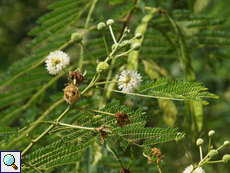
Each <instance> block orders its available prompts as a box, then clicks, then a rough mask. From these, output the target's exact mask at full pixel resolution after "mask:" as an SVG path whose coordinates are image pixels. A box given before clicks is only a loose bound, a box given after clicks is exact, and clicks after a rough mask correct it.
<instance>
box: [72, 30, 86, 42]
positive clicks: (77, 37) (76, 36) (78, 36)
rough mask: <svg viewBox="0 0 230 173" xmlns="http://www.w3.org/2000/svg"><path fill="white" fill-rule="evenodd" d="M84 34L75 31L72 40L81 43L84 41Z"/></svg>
mask: <svg viewBox="0 0 230 173" xmlns="http://www.w3.org/2000/svg"><path fill="white" fill-rule="evenodd" d="M82 39H83V38H82V35H81V34H80V33H78V32H75V33H73V34H72V35H71V40H72V41H73V42H74V43H80V42H81V41H82Z"/></svg>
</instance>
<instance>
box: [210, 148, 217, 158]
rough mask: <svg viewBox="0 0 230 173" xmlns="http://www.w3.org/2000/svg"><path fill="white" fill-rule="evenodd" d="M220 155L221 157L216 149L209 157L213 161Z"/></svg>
mask: <svg viewBox="0 0 230 173" xmlns="http://www.w3.org/2000/svg"><path fill="white" fill-rule="evenodd" d="M218 155H219V153H218V151H217V150H214V149H213V150H211V151H210V152H209V153H208V156H209V157H211V158H212V159H215V158H216V157H217V156H218Z"/></svg>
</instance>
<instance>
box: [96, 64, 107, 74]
mask: <svg viewBox="0 0 230 173" xmlns="http://www.w3.org/2000/svg"><path fill="white" fill-rule="evenodd" d="M108 69H109V64H108V63H107V62H100V63H99V64H98V65H97V72H98V73H105V72H106V71H107V70H108Z"/></svg>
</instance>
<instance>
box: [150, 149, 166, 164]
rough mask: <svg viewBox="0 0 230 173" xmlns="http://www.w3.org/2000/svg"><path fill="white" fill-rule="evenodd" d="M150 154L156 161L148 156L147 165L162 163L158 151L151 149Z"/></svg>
mask: <svg viewBox="0 0 230 173" xmlns="http://www.w3.org/2000/svg"><path fill="white" fill-rule="evenodd" d="M150 154H151V155H152V156H155V157H157V160H155V161H154V160H153V159H152V158H151V157H150V156H148V161H149V162H148V163H153V162H155V163H157V164H158V163H159V162H160V161H162V159H161V157H163V156H162V155H161V151H160V149H158V148H156V147H154V148H152V149H151V152H150Z"/></svg>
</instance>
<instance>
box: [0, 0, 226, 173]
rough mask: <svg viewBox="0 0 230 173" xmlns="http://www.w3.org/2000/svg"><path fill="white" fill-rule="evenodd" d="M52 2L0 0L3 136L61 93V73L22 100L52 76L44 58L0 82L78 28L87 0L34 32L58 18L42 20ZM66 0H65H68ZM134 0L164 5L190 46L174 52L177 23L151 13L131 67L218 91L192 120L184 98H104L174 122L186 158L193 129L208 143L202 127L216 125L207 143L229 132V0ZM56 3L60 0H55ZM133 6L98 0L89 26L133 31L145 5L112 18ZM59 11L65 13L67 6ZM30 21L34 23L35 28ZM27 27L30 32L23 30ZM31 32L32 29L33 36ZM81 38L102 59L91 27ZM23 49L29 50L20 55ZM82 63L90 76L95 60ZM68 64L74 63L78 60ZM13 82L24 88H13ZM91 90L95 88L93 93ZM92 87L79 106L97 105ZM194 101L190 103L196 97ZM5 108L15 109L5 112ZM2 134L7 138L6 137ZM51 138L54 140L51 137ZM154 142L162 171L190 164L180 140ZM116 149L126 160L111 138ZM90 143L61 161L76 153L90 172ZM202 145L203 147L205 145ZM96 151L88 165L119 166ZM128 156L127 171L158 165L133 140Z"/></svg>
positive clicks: (162, 122)
mask: <svg viewBox="0 0 230 173" xmlns="http://www.w3.org/2000/svg"><path fill="white" fill-rule="evenodd" d="M53 2H57V1H56V0H40V1H32V0H23V1H14V0H1V1H0V14H1V16H3V17H1V18H0V45H1V46H0V53H1V63H0V73H1V87H0V99H1V100H0V111H1V112H0V118H1V120H0V126H1V127H6V126H8V127H12V128H11V130H12V129H13V131H12V133H11V132H9V130H6V129H2V131H4V130H5V131H7V132H9V136H10V135H12V134H14V135H16V136H17V135H18V134H17V133H18V128H20V129H21V128H23V127H25V126H28V125H29V124H31V123H32V122H34V121H36V120H37V119H38V118H39V117H40V116H41V115H42V114H43V113H44V112H45V111H46V110H47V109H48V108H49V107H50V106H51V105H52V104H53V103H54V102H56V101H58V100H59V99H60V98H61V97H62V89H63V88H64V86H63V83H67V80H66V78H65V77H62V76H61V77H60V79H58V80H57V81H56V82H55V83H51V84H50V85H49V86H47V88H45V89H44V93H43V94H41V95H40V96H39V97H37V98H36V100H34V101H33V102H31V103H29V104H28V101H29V100H30V99H31V98H32V97H33V95H34V94H35V93H36V91H38V89H40V88H41V87H43V86H44V85H45V84H47V82H48V81H50V80H51V79H52V77H51V76H50V75H48V74H47V72H46V70H45V68H44V66H43V65H41V66H40V67H38V68H35V69H33V70H32V71H30V72H27V73H26V74H25V75H23V76H21V77H20V78H17V79H15V80H13V81H11V82H10V84H11V85H10V86H11V87H12V88H6V87H4V84H5V83H7V82H8V81H9V80H10V79H12V77H13V76H15V75H17V73H20V72H21V71H22V70H23V69H25V68H28V64H30V63H31V62H35V61H37V62H38V61H39V60H40V59H41V58H42V57H43V56H45V55H47V54H48V53H49V52H50V51H52V50H55V49H56V48H58V47H60V46H61V45H62V44H63V43H65V42H66V41H68V40H69V38H70V35H71V34H72V32H74V31H79V32H81V31H83V29H84V24H85V21H86V18H87V13H88V9H84V8H83V7H84V6H85V5H86V4H87V3H90V1H89V0H84V1H81V2H80V1H79V4H78V5H76V8H74V6H68V7H66V8H70V7H71V8H72V9H73V10H79V13H80V12H82V14H79V13H76V14H75V16H72V17H70V18H68V19H67V20H65V21H63V22H60V25H63V27H64V26H65V25H66V24H70V23H71V25H68V27H67V28H63V29H62V30H60V31H59V30H57V31H56V30H55V28H51V30H49V31H50V32H53V31H54V32H57V33H56V35H55V36H54V37H52V38H51V39H49V36H50V35H49V34H50V32H41V31H42V29H43V28H42V27H47V26H44V25H49V23H52V24H54V23H55V22H56V20H61V17H63V16H59V17H60V18H59V19H54V20H52V19H51V20H50V21H49V22H47V23H45V21H46V20H47V18H49V17H50V15H51V16H52V13H49V12H51V11H52V10H51V9H55V8H57V6H58V4H57V3H56V6H55V4H53V5H50V4H52V3H53ZM65 2H68V0H67V1H65ZM76 2H77V1H76ZM141 3H142V4H143V3H144V4H145V5H146V6H150V7H156V8H158V7H161V8H162V9H164V10H167V11H168V12H169V14H170V15H171V16H172V18H173V19H174V20H175V21H176V23H177V24H178V26H179V27H180V29H181V32H182V33H181V34H182V35H183V38H184V41H186V44H187V50H188V51H187V52H189V56H190V58H191V63H187V64H186V62H184V60H183V59H180V58H179V56H178V52H177V51H178V49H180V48H178V47H177V48H176V49H177V50H175V47H173V44H170V43H171V42H170V38H172V39H175V40H174V41H175V45H179V46H180V41H181V42H183V40H178V39H176V34H175V31H176V29H175V28H173V27H172V26H171V25H170V22H169V20H166V18H165V17H162V15H161V16H160V15H158V14H155V15H154V16H153V18H152V19H151V20H150V21H149V23H148V30H147V31H146V34H145V41H144V42H143V48H142V50H141V54H140V57H139V62H140V64H139V66H138V72H140V73H141V74H142V76H143V80H147V81H150V80H152V79H154V78H159V77H160V76H168V75H169V76H172V77H173V79H177V80H186V81H197V82H201V83H203V85H204V86H205V87H207V88H208V91H209V92H211V93H214V94H216V95H218V96H219V99H217V100H214V99H208V102H209V105H207V106H203V107H202V108H201V110H199V109H195V111H198V112H196V115H197V117H196V118H197V119H196V120H194V119H192V120H191V119H190V118H191V117H186V115H185V112H186V106H185V105H186V102H181V101H173V102H172V101H168V100H161V99H152V98H145V99H143V98H142V97H135V96H126V97H124V96H123V95H121V94H118V93H110V94H111V98H110V99H108V102H110V101H111V100H113V99H116V100H121V104H127V105H128V106H130V107H132V108H133V109H134V110H137V109H139V108H142V109H143V110H144V111H145V112H146V114H147V115H150V116H152V117H151V120H150V121H149V122H148V124H147V126H151V127H162V128H167V127H169V126H171V127H178V129H179V130H178V131H185V132H186V140H185V144H186V146H187V147H188V149H189V151H190V152H191V153H192V157H193V160H194V161H195V162H198V161H199V153H198V148H197V147H196V146H195V140H196V139H197V138H198V137H202V138H203V139H204V140H205V144H206V146H207V144H208V138H207V133H208V131H209V130H215V131H216V136H215V138H214V139H213V144H214V147H218V146H220V145H221V144H222V143H223V141H225V140H229V139H230V133H229V130H228V127H229V125H230V116H229V113H230V103H229V102H230V73H229V69H230V59H229V53H230V51H229V44H230V36H229V32H228V31H229V28H230V20H229V19H228V16H229V10H228V9H229V3H227V1H224V0H218V1H214V0H200V1H196V2H194V1H190V0H179V1H176V0H174V1H173V0H164V1H160V0H156V1H147V0H146V1H140V3H139V5H140V6H141ZM48 5H50V6H49V8H50V10H49V9H47V6H48ZM59 5H60V6H61V4H59ZM133 6H134V4H133V1H126V2H123V1H119V0H111V1H105V0H104V1H98V2H97V4H96V8H95V11H94V13H93V14H94V15H93V17H92V18H91V20H90V26H94V25H96V24H97V23H99V22H101V21H103V22H105V21H106V20H108V19H110V18H113V19H114V20H116V22H115V26H114V27H113V29H114V32H115V33H117V37H119V33H120V32H121V30H122V27H123V26H124V25H127V26H128V27H129V29H130V30H131V33H132V34H133V33H134V31H135V30H136V29H137V26H140V25H142V24H143V23H141V19H142V18H143V17H144V16H145V15H146V14H147V11H144V10H143V11H142V10H140V9H138V10H133V11H132V16H131V17H130V19H129V20H128V21H127V22H124V23H123V22H122V21H121V20H119V19H121V17H122V16H123V15H124V14H126V12H127V11H129V10H130V9H131V8H132V7H133ZM59 10H60V11H57V13H61V12H63V11H65V10H66V11H68V12H69V13H71V10H69V9H68V10H67V9H65V8H61V9H59ZM44 14H46V15H45V16H43V17H42V18H40V19H39V20H38V22H39V23H43V22H44V23H43V24H44V25H41V24H36V22H35V21H36V20H37V19H38V18H39V17H40V16H42V15H44ZM65 14H66V15H68V14H67V13H65ZM77 15H81V17H80V18H79V19H78V18H77ZM64 18H65V17H63V19H64ZM57 25H59V24H57ZM57 25H56V26H57ZM36 26H38V27H37V28H35V27H36ZM40 26H42V27H40ZM58 27H60V26H58ZM33 28H35V29H33ZM168 28H169V29H168ZM31 29H33V30H31ZM52 29H53V30H52ZM29 31H30V32H29ZM28 32H29V34H30V35H27V33H28ZM177 32H178V31H177ZM36 35H37V36H39V37H36ZM33 38H35V39H33ZM107 38H108V43H109V44H112V40H111V38H110V36H109V34H108V33H107ZM32 39H33V41H32ZM84 42H85V43H86V46H87V47H88V48H89V49H90V51H91V52H92V54H93V55H94V56H95V57H96V58H97V59H100V60H102V59H103V58H104V56H105V55H106V51H105V49H104V48H103V39H102V37H101V35H100V33H99V32H98V31H96V30H95V29H92V32H90V34H89V35H87V38H86V39H85V40H84ZM28 45H29V46H28ZM64 50H65V51H66V52H68V54H69V55H70V56H71V57H74V58H75V59H73V61H76V62H78V57H79V55H80V52H79V50H80V48H79V49H78V48H76V46H75V47H74V46H72V47H68V48H66V49H64ZM28 55H30V56H29V57H27V58H23V57H26V56H28ZM85 56H86V60H89V57H87V55H85ZM131 56H135V55H133V54H131V55H130V57H127V58H128V59H131ZM183 62H184V63H183ZM85 63H86V65H84V67H86V66H87V71H88V73H87V78H89V79H90V78H91V77H92V76H93V69H94V68H95V67H94V66H93V65H92V64H87V62H85ZM124 63H125V60H124V58H123V59H121V60H118V61H117V62H116V66H117V67H119V66H120V65H122V64H124ZM181 63H182V64H185V67H183V66H181ZM75 65H76V66H77V65H78V64H75ZM84 67H83V68H84ZM136 70H137V69H136ZM194 76H195V77H194ZM31 77H33V80H31ZM112 77H115V76H112ZM83 87H84V86H83ZM20 88H24V89H21V90H20ZM7 91H10V92H7ZM93 94H94V96H93V97H92V95H93ZM93 94H92V93H89V94H88V95H86V96H85V97H84V98H83V99H82V100H81V101H80V102H79V103H78V106H84V107H87V108H91V109H93V108H95V109H97V108H98V107H97V106H96V105H95V103H97V102H98V100H100V94H101V93H100V91H98V90H95V93H93ZM108 94H109V93H108ZM17 98H19V99H17ZM25 104H26V105H27V104H28V106H27V107H24V108H22V110H19V108H20V107H22V105H25ZM66 107H67V105H66V104H65V103H61V104H60V105H59V106H58V109H57V108H56V109H54V110H53V111H52V112H51V113H50V114H49V116H48V117H46V120H47V121H52V120H54V119H55V118H57V115H60V114H61V113H62V111H63V110H65V109H66ZM194 107H196V104H195V103H194ZM198 107H199V108H200V107H201V106H200V105H197V108H198ZM202 109H203V110H202ZM15 110H19V112H14V111H15ZM199 111H200V112H199ZM11 112H14V113H12V114H11ZM4 115H8V116H7V118H5V116H4ZM10 115H11V116H10ZM74 115H75V112H74V111H73V112H72V114H71V112H69V114H68V116H67V117H66V119H65V121H66V122H71V120H72V118H73V117H74ZM47 127H48V125H47V126H45V127H44V125H39V126H37V128H36V130H33V131H32V132H30V136H31V137H33V136H36V135H38V134H40V133H42V132H43V131H44V128H47ZM55 130H58V129H55ZM63 133H64V132H63ZM68 133H69V132H68ZM58 138H59V136H58V134H56V135H54V136H52V135H51V136H50V137H47V138H44V139H43V140H42V141H40V142H39V143H38V144H36V145H35V146H34V147H33V151H35V150H36V149H39V148H40V147H45V146H46V145H49V144H51V143H52V142H54V141H56V140H57V139H58ZM111 140H112V139H111ZM5 142H7V143H10V141H5ZM29 142H30V141H29V140H28V139H27V138H25V137H24V138H22V139H21V140H20V141H19V142H18V143H17V145H16V146H12V147H11V148H8V149H9V150H21V151H23V150H24V149H25V148H26V146H27V145H28V144H29ZM56 145H59V144H58V143H57V144H56ZM156 146H157V147H158V148H160V149H161V152H162V153H163V155H164V157H163V160H164V161H163V163H162V167H163V170H164V172H181V171H182V170H183V169H184V168H185V167H186V166H188V165H189V164H190V163H189V159H188V158H186V157H185V155H184V154H185V152H184V150H183V148H182V146H181V145H180V144H177V143H175V142H170V143H162V144H158V145H156ZM95 147H97V146H95ZM94 149H95V148H94ZM117 150H118V154H119V155H120V156H121V160H122V161H123V162H124V163H126V165H128V162H129V155H130V153H129V150H126V152H125V153H124V152H122V149H121V148H119V146H117ZM94 151H95V150H93V147H90V148H89V149H87V150H86V151H85V152H84V155H83V157H82V158H80V156H79V155H77V154H76V155H75V157H74V158H69V157H67V158H63V160H62V162H64V161H65V160H64V159H73V160H76V161H77V160H79V159H81V162H80V163H79V164H80V165H81V166H80V168H81V170H80V172H91V171H92V169H93V168H92V166H90V165H92V162H93V160H94V158H93V155H96V154H95V153H94ZM204 152H207V148H205V149H204ZM223 153H230V149H229V147H228V148H226V149H224V150H222V151H221V153H220V155H221V154H223ZM102 154H103V158H102V160H100V161H99V163H98V164H97V166H96V169H94V171H95V172H113V171H114V172H118V170H120V165H119V162H118V161H117V160H116V159H114V157H113V156H112V155H111V154H110V153H108V151H107V150H106V149H102ZM134 156H135V159H134V166H133V167H132V172H150V171H157V168H156V166H155V165H153V164H147V163H146V162H147V159H146V158H145V157H142V151H140V150H138V148H136V147H135V146H134ZM221 157H222V156H219V159H221ZM67 161H68V160H67ZM67 161H66V162H67ZM69 162H70V161H69ZM71 163H72V162H71ZM143 165H144V166H143ZM75 167H77V166H76V164H75V163H74V162H73V163H72V164H70V165H69V166H59V167H55V168H52V169H51V170H49V172H71V171H74V170H75ZM203 168H204V169H205V170H206V172H223V173H227V172H228V170H230V166H229V164H215V165H214V164H212V165H205V166H204V167H203Z"/></svg>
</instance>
